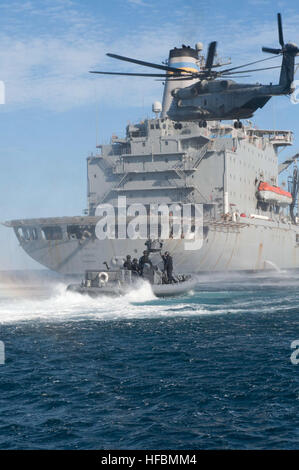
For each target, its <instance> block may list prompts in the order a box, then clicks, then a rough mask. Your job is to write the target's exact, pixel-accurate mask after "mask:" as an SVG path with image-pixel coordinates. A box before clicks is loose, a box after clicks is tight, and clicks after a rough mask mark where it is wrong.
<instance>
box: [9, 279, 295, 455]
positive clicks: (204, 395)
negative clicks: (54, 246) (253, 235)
mask: <svg viewBox="0 0 299 470" xmlns="http://www.w3.org/2000/svg"><path fill="white" fill-rule="evenodd" d="M65 287H66V283H65V281H63V280H62V279H61V278H58V277H57V278H56V277H55V276H50V275H49V274H47V273H36V274H33V273H3V274H2V275H1V276H0V340H1V341H3V342H4V344H5V364H4V365H0V410H1V413H0V448H1V449H176V450H182V449H296V448H298V444H299V426H298V424H299V422H298V421H299V419H298V405H299V380H298V374H299V364H298V365H297V366H296V365H293V364H292V362H291V360H290V356H291V354H292V349H291V343H292V341H294V340H298V339H299V305H298V300H299V274H298V273H294V272H279V271H278V272H272V273H269V272H264V273H262V274H251V275H242V276H241V275H238V274H235V275H226V276H224V275H222V276H221V275H211V276H201V277H200V278H199V281H198V287H197V288H196V289H195V290H194V291H193V292H190V293H188V294H186V295H184V296H181V297H177V298H171V299H157V298H155V297H154V295H153V294H152V292H151V290H150V288H149V287H148V286H146V285H145V286H142V287H141V288H140V289H139V290H138V291H136V292H131V293H129V294H127V295H126V296H124V297H121V298H117V299H111V298H98V299H90V298H87V297H82V296H80V295H79V294H74V293H67V292H66V291H65Z"/></svg>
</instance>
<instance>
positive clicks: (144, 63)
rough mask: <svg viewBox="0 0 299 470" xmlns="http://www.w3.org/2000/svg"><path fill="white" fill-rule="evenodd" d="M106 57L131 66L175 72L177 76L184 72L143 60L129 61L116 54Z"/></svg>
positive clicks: (129, 59)
mask: <svg viewBox="0 0 299 470" xmlns="http://www.w3.org/2000/svg"><path fill="white" fill-rule="evenodd" d="M106 55H107V56H108V57H112V58H113V59H117V60H123V61H125V62H132V63H133V64H137V65H143V66H144V67H151V68H153V69H159V70H165V71H166V72H176V73H178V74H181V73H183V72H184V70H182V69H178V68H175V67H169V66H168V65H160V64H154V63H152V62H144V61H143V60H138V59H131V58H130V57H124V56H121V55H117V54H110V53H108V54H106Z"/></svg>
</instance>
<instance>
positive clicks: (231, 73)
mask: <svg viewBox="0 0 299 470" xmlns="http://www.w3.org/2000/svg"><path fill="white" fill-rule="evenodd" d="M280 68H281V66H280V65H275V66H274V67H264V68H261V69H251V70H240V71H238V72H229V73H228V74H226V73H223V74H221V75H223V76H227V75H234V74H238V73H247V72H260V71H261V70H270V69H280Z"/></svg>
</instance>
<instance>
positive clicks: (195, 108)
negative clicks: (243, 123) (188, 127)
mask: <svg viewBox="0 0 299 470" xmlns="http://www.w3.org/2000/svg"><path fill="white" fill-rule="evenodd" d="M290 92H291V90H286V87H285V86H282V85H272V84H270V85H262V84H239V83H236V82H235V81H233V80H213V81H207V80H202V81H199V82H198V83H196V84H194V85H192V86H190V87H186V88H180V89H175V90H173V92H172V96H173V100H172V103H171V106H170V108H169V110H168V116H169V117H170V119H172V120H174V121H180V120H181V121H187V120H190V121H193V120H205V121H212V120H218V119H219V120H222V119H225V120H230V119H248V118H250V117H252V116H253V114H254V112H255V111H256V110H257V109H258V108H262V107H263V106H264V105H265V104H266V103H267V102H268V101H269V99H270V98H271V97H272V96H274V95H285V94H287V93H290Z"/></svg>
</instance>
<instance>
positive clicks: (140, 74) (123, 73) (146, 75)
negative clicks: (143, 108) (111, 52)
mask: <svg viewBox="0 0 299 470" xmlns="http://www.w3.org/2000/svg"><path fill="white" fill-rule="evenodd" d="M89 73H98V74H101V75H124V76H129V77H163V78H168V77H173V76H175V75H171V74H165V73H129V72H128V73H126V72H100V71H94V70H90V71H89Z"/></svg>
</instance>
